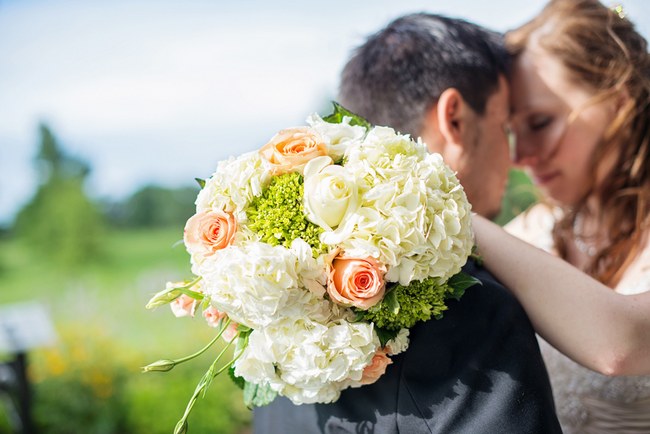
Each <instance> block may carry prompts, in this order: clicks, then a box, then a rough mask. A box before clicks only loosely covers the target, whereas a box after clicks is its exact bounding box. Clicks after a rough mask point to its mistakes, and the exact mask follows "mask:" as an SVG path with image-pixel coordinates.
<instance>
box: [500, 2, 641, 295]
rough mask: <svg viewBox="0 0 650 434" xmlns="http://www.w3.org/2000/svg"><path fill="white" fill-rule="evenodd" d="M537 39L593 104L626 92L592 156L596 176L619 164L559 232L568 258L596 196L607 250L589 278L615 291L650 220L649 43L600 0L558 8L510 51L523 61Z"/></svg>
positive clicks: (514, 35)
mask: <svg viewBox="0 0 650 434" xmlns="http://www.w3.org/2000/svg"><path fill="white" fill-rule="evenodd" d="M533 38H534V41H535V43H536V44H538V46H539V47H540V48H542V49H543V50H545V51H546V52H547V53H548V54H549V55H551V56H554V57H556V58H557V59H558V60H559V61H560V62H561V63H562V64H563V65H564V67H565V68H566V70H567V71H568V72H569V77H570V80H572V81H573V83H575V85H577V86H583V87H585V88H587V89H590V90H592V92H593V95H594V96H593V102H594V103H596V102H599V101H603V100H606V99H608V98H617V97H619V96H620V95H621V92H626V93H627V95H628V96H629V98H628V99H627V102H626V103H625V104H623V106H622V107H621V108H620V110H619V111H618V114H617V116H616V117H615V119H614V120H613V121H612V123H611V125H609V128H608V129H607V130H606V132H605V135H604V137H603V139H602V140H601V143H600V144H599V145H598V147H597V149H596V152H595V153H594V154H593V156H592V159H591V169H592V170H591V173H592V174H595V173H597V170H596V169H597V168H598V167H599V166H600V165H601V164H603V161H604V160H606V159H607V157H608V156H614V157H615V158H616V161H617V163H616V164H615V165H614V168H613V169H612V170H611V172H610V173H609V174H608V175H607V176H606V177H605V181H604V182H602V183H601V184H602V185H597V184H596V182H595V181H596V179H595V175H592V180H591V188H590V190H589V192H588V193H587V194H586V195H585V196H584V197H583V198H582V200H581V201H579V202H578V204H577V205H575V206H574V207H572V208H571V209H568V210H567V212H566V213H565V216H564V218H563V219H562V220H560V221H559V222H558V223H557V224H556V226H555V228H554V231H553V237H554V240H555V243H556V246H557V248H558V251H559V253H560V255H561V256H562V257H566V254H567V248H566V246H567V245H566V239H567V235H568V236H576V235H577V234H575V233H574V226H575V220H576V216H579V215H581V213H584V212H586V200H587V197H593V196H595V197H596V198H597V199H598V200H599V202H600V205H601V209H602V210H603V217H602V221H601V226H600V227H601V231H600V232H601V235H606V237H607V240H608V244H607V246H606V247H604V248H603V249H602V250H601V251H599V252H598V253H597V254H596V255H595V256H594V258H593V259H592V261H591V263H590V264H589V265H588V267H587V269H586V271H587V272H588V273H589V274H591V275H592V276H594V277H596V278H597V279H599V280H600V281H601V282H603V283H605V284H607V285H609V286H612V287H613V286H615V285H616V283H617V282H618V281H619V280H620V278H621V276H622V274H623V273H624V272H625V269H626V268H627V266H628V265H629V264H630V262H631V261H632V260H633V259H634V258H635V257H636V256H637V255H638V253H639V251H640V248H641V247H642V243H643V242H644V241H645V239H644V235H645V234H647V230H648V223H649V221H650V157H649V155H650V149H649V148H650V126H649V123H650V58H649V55H648V50H647V43H646V41H645V39H644V38H643V37H642V36H641V35H640V34H639V33H638V32H637V31H636V30H635V28H634V25H633V24H632V23H631V22H630V21H629V20H628V19H627V18H625V15H624V11H623V10H622V9H621V8H620V7H618V8H607V7H605V6H603V5H602V4H601V3H600V2H598V1H595V0H554V1H551V2H550V3H549V4H548V5H547V6H546V7H545V8H544V9H543V10H542V11H541V13H540V14H539V15H538V16H536V17H535V18H534V19H533V20H531V21H530V22H528V23H526V24H525V25H523V26H521V27H519V28H518V29H515V30H513V31H511V32H509V33H507V34H506V45H507V48H508V49H509V51H510V53H511V54H512V55H514V56H515V57H516V56H518V55H519V54H521V53H522V52H523V51H524V50H525V48H526V46H527V45H529V44H530V43H531V40H532V39H533ZM610 158H611V157H610ZM603 229H604V230H603Z"/></svg>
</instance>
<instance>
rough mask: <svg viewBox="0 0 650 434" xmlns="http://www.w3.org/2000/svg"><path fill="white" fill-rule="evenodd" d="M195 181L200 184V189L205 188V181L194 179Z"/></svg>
mask: <svg viewBox="0 0 650 434" xmlns="http://www.w3.org/2000/svg"><path fill="white" fill-rule="evenodd" d="M194 180H195V181H196V182H197V183H198V184H199V187H201V188H203V187H205V179H201V178H194Z"/></svg>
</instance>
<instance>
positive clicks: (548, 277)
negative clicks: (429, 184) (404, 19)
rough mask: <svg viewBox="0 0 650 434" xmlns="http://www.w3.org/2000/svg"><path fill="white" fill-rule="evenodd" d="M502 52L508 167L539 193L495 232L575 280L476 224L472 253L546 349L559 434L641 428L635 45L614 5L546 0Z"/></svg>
mask: <svg viewBox="0 0 650 434" xmlns="http://www.w3.org/2000/svg"><path fill="white" fill-rule="evenodd" d="M507 44H508V47H509V50H510V51H511V53H512V54H513V55H514V71H513V81H512V95H513V97H512V103H513V125H514V129H515V132H516V134H517V139H518V143H517V148H516V161H517V163H519V164H521V165H525V166H527V167H528V169H529V170H530V172H531V174H532V176H533V178H534V179H535V181H536V183H537V184H538V185H539V187H540V189H541V190H542V192H544V193H545V195H546V197H547V198H548V201H545V202H548V203H544V204H539V205H536V206H535V207H533V208H532V209H531V210H529V212H527V213H525V214H523V215H521V216H520V217H518V218H517V219H515V220H514V221H513V222H512V223H510V224H509V226H508V228H507V229H508V231H509V232H511V233H512V234H514V235H516V236H517V237H519V238H522V239H524V240H526V241H528V242H530V243H532V244H534V245H536V246H537V247H540V248H542V249H544V250H547V251H548V252H550V253H553V254H554V255H556V256H559V257H560V258H562V259H564V261H566V262H568V263H569V264H572V265H573V266H575V267H577V268H578V269H580V270H582V271H583V272H584V273H586V274H584V273H579V272H578V271H576V270H575V269H574V268H572V267H570V266H568V265H567V264H566V262H563V261H560V260H558V259H557V258H553V257H551V256H549V255H545V254H543V253H542V252H540V251H539V250H538V249H534V248H531V247H530V246H528V245H525V244H524V243H521V242H519V241H518V240H516V239H514V238H512V237H509V236H508V235H507V234H505V233H503V232H502V231H501V230H500V229H499V228H498V227H497V226H496V225H493V224H491V223H489V222H488V221H486V220H484V219H481V218H480V217H476V218H475V230H476V236H477V243H478V245H479V248H480V252H481V255H482V256H483V257H484V259H485V261H486V266H487V267H488V268H489V269H490V270H491V271H492V272H493V273H494V274H495V275H497V277H499V278H500V279H501V280H502V281H503V282H504V283H505V284H506V285H507V286H508V287H510V288H512V290H513V292H515V295H516V296H517V297H518V298H519V299H520V301H521V302H522V304H523V305H524V307H525V308H526V311H527V312H528V314H529V316H530V318H531V320H532V322H533V324H534V326H535V328H536V330H537V331H538V333H539V334H540V335H541V336H542V337H543V338H544V339H545V340H546V341H547V342H549V343H550V344H552V345H553V346H550V345H548V344H547V343H546V342H542V351H543V354H544V358H545V361H546V364H547V368H548V371H549V374H550V377H551V383H552V385H553V389H554V396H555V400H556V407H557V411H558V416H559V419H560V422H561V423H562V427H563V430H564V431H565V432H566V433H601V432H602V433H605V432H616V433H641V432H644V433H648V432H650V375H649V374H650V292H648V291H649V290H650V244H649V243H648V235H649V234H650V226H649V225H650V56H649V55H648V51H647V45H646V41H645V40H644V39H643V37H642V36H640V35H639V33H638V32H636V30H635V29H634V26H633V24H632V23H631V22H630V21H629V20H627V19H626V18H625V17H624V15H623V13H622V10H621V9H620V8H617V9H609V8H607V7H605V6H603V5H602V4H600V3H599V2H597V1H594V0H556V1H551V2H550V3H549V4H548V5H547V6H546V8H545V9H544V10H543V11H542V12H541V13H540V14H539V15H538V16H537V17H535V18H534V19H533V20H532V21H530V22H529V23H527V24H525V25H523V26H522V27H520V28H518V29H516V30H513V31H512V32H510V33H509V34H508V35H507ZM533 264H534V265H533ZM554 347H555V348H557V350H556V349H555V348H554ZM558 350H559V351H558ZM564 354H566V355H567V356H569V358H567V357H566V356H565V355H564ZM571 359H573V360H575V361H576V362H578V363H579V364H578V363H575V362H574V361H573V360H571ZM585 367H587V368H585ZM596 371H597V372H596ZM603 374H604V375H603ZM639 374H643V375H639ZM612 375H625V376H618V377H612Z"/></svg>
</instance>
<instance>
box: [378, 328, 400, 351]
mask: <svg viewBox="0 0 650 434" xmlns="http://www.w3.org/2000/svg"><path fill="white" fill-rule="evenodd" d="M375 332H377V336H378V337H379V343H380V344H381V346H382V347H385V346H386V343H387V342H388V341H390V340H391V339H395V336H397V333H399V330H386V329H382V328H379V327H375Z"/></svg>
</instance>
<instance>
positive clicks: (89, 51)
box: [0, 0, 650, 224]
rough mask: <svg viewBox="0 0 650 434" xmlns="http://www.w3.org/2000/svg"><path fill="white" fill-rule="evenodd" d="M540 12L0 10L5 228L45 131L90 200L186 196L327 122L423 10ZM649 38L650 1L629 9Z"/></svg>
mask: <svg viewBox="0 0 650 434" xmlns="http://www.w3.org/2000/svg"><path fill="white" fill-rule="evenodd" d="M544 3H545V2H544V1H541V0H531V1H528V2H521V1H516V0H512V1H511V0H493V1H485V0H456V1H435V0H429V1H416V0H400V1H399V2H396V1H394V0H375V1H349V0H330V1H328V2H302V3H298V2H293V1H291V2H290V1H253V0H237V1H235V0H232V1H219V0H212V1H207V0H205V1H199V0H185V1H180V0H178V1H169V0H156V1H153V0H151V1H125V0H117V1H111V2H108V1H58V0H50V1H45V0H41V1H35V0H15V1H7V0H0V224H3V223H4V224H6V223H8V222H10V221H11V219H12V218H13V215H14V213H15V212H16V211H17V210H18V209H19V208H20V206H21V205H22V204H24V203H25V202H26V201H27V200H28V199H29V198H30V196H31V195H32V194H33V192H34V189H35V188H36V177H35V173H34V172H33V168H32V161H33V156H34V155H35V153H36V150H37V136H36V127H37V125H38V122H39V121H41V120H42V121H45V122H47V123H48V124H49V125H50V126H51V127H52V129H53V131H54V133H55V135H56V136H57V137H58V139H59V141H60V143H61V144H62V145H63V146H64V148H65V149H66V150H67V151H68V152H69V153H72V154H74V155H77V156H79V157H81V158H83V159H84V160H86V161H88V162H89V163H90V164H91V166H92V168H93V172H92V175H91V178H90V180H89V181H90V182H89V185H88V188H89V192H90V193H91V194H92V195H93V196H95V197H98V198H104V197H110V198H120V197H124V196H126V195H128V194H130V193H131V192H133V191H134V190H136V189H137V188H138V187H140V186H142V185H143V184H146V183H158V184H162V185H168V186H176V185H188V184H191V183H192V182H193V181H192V180H193V179H194V177H201V178H205V177H207V176H209V175H210V174H211V173H212V171H213V170H214V167H215V166H216V162H217V161H218V160H220V159H223V158H226V157H228V156H230V155H236V154H239V153H241V152H244V151H249V150H252V149H256V148H258V147H260V146H262V145H263V144H264V143H265V142H266V140H267V139H268V138H270V137H271V136H272V135H273V134H274V133H275V132H276V131H277V130H279V129H281V128H284V127H288V126H292V125H299V124H302V123H303V121H304V119H305V117H306V116H307V115H308V114H309V113H310V112H313V111H321V112H324V111H325V110H327V106H326V102H327V101H328V100H329V99H332V98H333V97H334V96H335V94H336V86H337V80H338V74H339V72H340V70H341V68H342V66H343V64H344V63H345V61H346V59H347V57H348V55H349V54H350V52H351V50H352V49H353V48H354V47H356V46H358V45H359V44H360V43H361V42H362V41H363V39H364V38H365V36H367V35H368V34H370V33H372V32H374V31H375V30H378V29H379V28H380V27H382V26H383V25H385V24H386V23H387V22H388V21H390V20H391V19H393V18H395V17H397V16H399V15H402V14H405V13H409V12H418V11H428V12H436V13H444V14H447V15H451V16H458V17H462V18H466V19H469V20H472V21H475V22H478V23H480V24H483V25H486V26H489V27H492V28H494V29H496V30H501V31H504V30H507V29H509V28H512V27H515V26H517V25H518V24H520V23H522V22H524V21H525V20H527V19H529V18H530V17H531V16H533V15H534V14H535V13H536V12H537V11H539V9H541V7H542V6H543V4H544ZM623 4H624V6H625V8H626V11H627V12H628V15H629V17H630V18H631V19H632V20H633V21H634V22H636V23H637V26H638V28H639V29H640V30H641V32H642V33H643V34H644V35H646V37H647V36H648V35H649V34H650V2H646V1H644V0H635V1H625V2H623Z"/></svg>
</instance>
